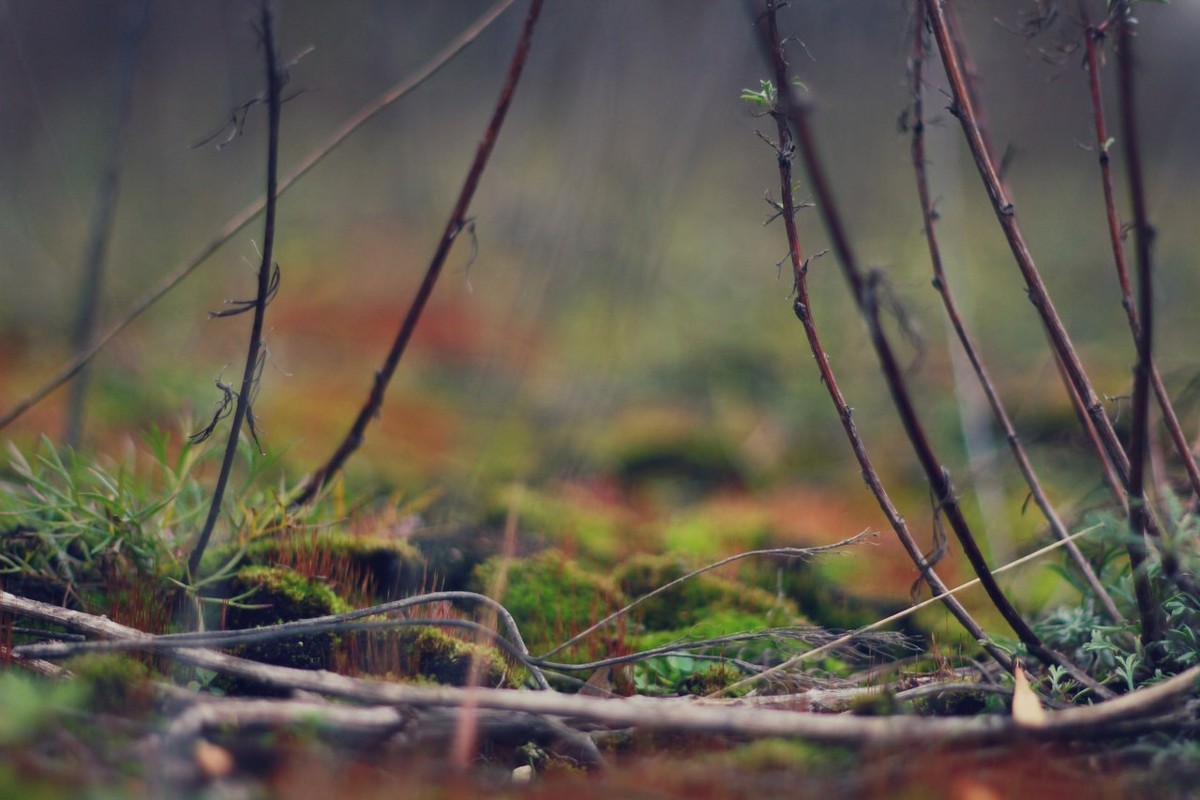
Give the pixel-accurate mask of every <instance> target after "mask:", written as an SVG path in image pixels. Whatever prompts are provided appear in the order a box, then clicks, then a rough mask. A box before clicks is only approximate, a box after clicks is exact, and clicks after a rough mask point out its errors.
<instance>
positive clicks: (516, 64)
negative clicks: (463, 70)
mask: <svg viewBox="0 0 1200 800" xmlns="http://www.w3.org/2000/svg"><path fill="white" fill-rule="evenodd" d="M542 3H543V0H532V1H531V2H530V5H529V13H528V14H527V15H526V17H525V27H524V28H523V29H522V31H521V38H520V39H519V40H518V41H517V47H516V50H515V51H514V52H513V57H512V61H511V62H510V63H509V67H508V75H507V76H506V78H505V80H504V86H503V88H502V89H501V90H500V97H499V98H498V99H497V100H496V107H495V109H494V110H493V112H492V118H491V120H490V121H489V122H488V126H487V129H486V130H485V131H484V134H483V140H482V141H481V142H480V143H479V148H478V150H477V151H476V153H475V160H474V161H473V162H472V164H471V169H470V170H469V171H468V173H467V177H466V180H465V181H464V182H463V187H462V190H461V191H460V192H459V196H458V202H457V203H456V204H455V206H454V211H453V212H452V213H451V214H450V220H449V221H448V222H447V223H446V229H445V231H444V232H443V233H442V238H441V240H440V241H439V242H438V246H437V250H436V251H435V252H434V255H433V259H432V260H431V261H430V262H429V267H428V269H426V271H425V277H424V279H423V280H422V281H421V285H420V287H419V288H418V289H417V294H416V296H415V297H414V298H413V301H412V305H410V306H409V308H408V313H407V314H406V315H405V317H404V321H403V323H402V324H401V326H400V331H399V333H397V334H396V339H395V341H393V342H392V347H391V350H389V351H388V354H387V357H386V358H385V359H384V362H383V366H382V367H381V368H380V369H379V370H378V371H377V372H376V373H375V378H374V381H373V382H372V385H371V391H370V392H369V393H368V395H367V399H366V401H365V402H364V403H363V407H362V409H361V410H360V411H359V412H358V416H357V417H356V418H355V420H354V423H353V424H352V425H351V426H350V430H349V431H348V432H347V433H346V436H345V438H343V439H342V441H341V443H340V444H339V445H338V446H337V448H336V449H335V450H334V452H333V454H332V455H331V456H330V457H329V460H328V461H326V462H325V464H324V465H322V466H321V467H320V468H318V469H317V470H316V471H315V472H313V473H312V474H311V475H310V476H309V477H308V479H307V480H306V481H305V483H304V485H303V486H302V487H301V488H300V491H299V492H298V493H297V495H296V496H295V497H293V498H292V499H291V500H290V501H289V505H290V506H291V507H292V508H295V507H297V506H301V505H303V504H305V503H307V502H308V501H310V500H311V499H312V498H313V497H314V496H315V495H316V494H317V492H318V491H320V489H321V487H323V486H324V485H325V484H326V483H327V482H328V481H329V479H330V478H332V477H333V475H334V474H335V473H337V471H338V470H339V469H341V468H342V465H343V464H345V462H346V460H347V459H348V458H349V457H350V456H351V455H353V454H354V452H355V451H356V450H358V448H359V446H360V445H361V444H362V442H363V435H364V433H365V431H366V429H367V425H368V424H369V423H370V422H371V420H372V419H373V418H374V417H376V416H378V414H379V410H380V407H381V406H382V405H383V395H384V392H385V391H386V390H387V386H388V383H389V382H390V381H391V379H392V375H393V374H395V372H396V367H397V366H398V365H399V363H400V358H401V356H403V355H404V351H405V349H406V348H407V347H408V342H409V340H410V339H411V338H412V334H413V331H414V330H415V329H416V327H417V322H419V321H420V319H421V312H422V311H424V309H425V304H426V303H427V302H428V301H429V297H430V295H432V294H433V287H434V286H435V285H436V284H437V279H438V276H439V275H440V274H441V271H442V266H443V265H444V264H445V263H446V257H447V256H448V255H449V254H450V248H451V247H452V246H453V245H454V241H455V239H456V238H458V235H459V233H461V232H462V230H463V226H464V225H465V224H466V218H467V209H468V208H469V207H470V205H471V199H472V198H473V197H474V195H475V189H476V188H477V187H478V186H479V179H480V178H481V177H482V175H483V170H484V168H485V167H486V166H487V163H488V159H489V157H490V156H491V154H492V150H493V148H494V147H495V145H496V139H497V137H498V136H499V134H500V128H501V127H502V126H503V125H504V119H505V116H506V115H507V114H508V108H509V106H510V105H511V104H512V99H513V94H514V93H515V92H516V89H517V83H518V81H520V79H521V71H522V69H523V68H524V67H525V61H526V59H527V57H528V56H529V47H530V43H531V42H532V39H533V31H534V28H535V27H536V25H537V20H538V15H539V14H540V13H541V10H542Z"/></svg>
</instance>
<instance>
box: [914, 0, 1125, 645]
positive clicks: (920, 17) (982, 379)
mask: <svg viewBox="0 0 1200 800" xmlns="http://www.w3.org/2000/svg"><path fill="white" fill-rule="evenodd" d="M914 17H915V19H914V21H913V51H912V57H911V59H910V61H909V77H910V79H911V83H910V90H911V92H912V106H911V109H910V112H909V119H910V122H911V127H912V147H911V151H910V152H911V155H912V164H913V171H914V173H915V174H916V180H917V196H918V198H919V200H920V204H921V216H922V218H923V219H924V228H925V238H926V241H927V242H928V244H929V260H930V262H931V264H932V266H933V287H934V288H935V289H936V290H937V292H938V294H939V295H940V296H941V298H942V305H943V306H944V308H945V310H946V316H947V317H948V318H949V320H950V324H951V326H952V327H953V328H954V332H955V334H956V335H957V336H958V340H959V342H960V343H961V344H962V348H963V352H964V353H965V354H966V356H967V360H968V361H969V362H970V363H971V368H972V369H973V370H974V371H975V376H976V378H977V379H978V381H979V385H980V387H982V389H983V393H984V395H985V396H986V397H987V401H988V404H989V405H990V406H991V408H992V414H993V415H994V416H995V418H996V422H997V423H998V424H999V425H1000V428H1001V430H1003V431H1004V437H1005V439H1006V440H1007V441H1008V445H1009V448H1010V449H1011V450H1012V454H1013V458H1014V459H1015V460H1016V462H1017V467H1018V468H1019V469H1020V471H1021V475H1022V476H1023V477H1024V478H1025V483H1026V484H1027V485H1028V486H1029V492H1030V494H1031V495H1032V497H1033V501H1034V502H1035V503H1036V504H1037V507H1038V508H1039V509H1040V510H1041V512H1042V514H1043V515H1044V516H1045V518H1046V521H1047V522H1048V523H1049V525H1050V530H1051V531H1052V532H1053V534H1054V536H1055V537H1057V538H1058V539H1060V540H1063V541H1066V540H1067V539H1068V537H1069V533H1068V531H1067V527H1066V525H1064V524H1063V521H1062V519H1061V518H1060V517H1059V516H1058V512H1057V511H1056V510H1055V509H1054V506H1053V505H1052V504H1051V503H1050V500H1049V498H1047V497H1046V492H1045V490H1044V489H1043V488H1042V484H1041V481H1040V480H1039V478H1038V476H1037V473H1036V472H1035V471H1034V468H1033V464H1032V463H1031V462H1030V461H1029V456H1028V455H1027V454H1026V452H1025V447H1024V446H1023V445H1022V444H1021V440H1020V437H1019V436H1018V435H1017V431H1016V428H1015V426H1014V425H1013V423H1012V420H1011V419H1010V418H1009V416H1008V412H1007V410H1006V409H1005V407H1004V402H1003V401H1002V400H1001V399H1000V393H999V392H998V391H997V390H996V384H995V382H993V380H992V377H991V375H990V374H989V373H988V371H987V367H985V366H984V364H983V360H982V359H981V357H980V355H979V351H978V350H977V349H976V347H975V342H974V341H973V340H972V338H971V335H970V333H969V332H968V331H967V328H966V324H965V323H964V321H963V318H962V315H961V314H960V313H959V311H958V305H957V303H956V302H955V301H954V296H953V294H952V293H951V291H950V283H949V281H948V280H947V278H946V274H945V269H944V266H943V262H942V253H941V248H940V246H939V245H938V236H937V227H936V226H937V215H936V213H935V212H934V210H933V201H932V199H931V195H930V191H929V177H928V170H927V169H926V158H925V112H924V102H923V98H922V95H923V93H924V68H925V26H924V20H925V0H917V5H916V9H915V14H914ZM1066 547H1067V552H1068V553H1069V554H1070V556H1071V559H1072V561H1074V562H1075V565H1076V567H1077V568H1078V569H1079V571H1080V573H1081V574H1082V575H1083V577H1084V580H1086V581H1087V583H1088V586H1089V587H1091V590H1092V592H1093V593H1094V594H1095V595H1096V598H1097V599H1098V600H1099V601H1100V603H1101V605H1102V606H1103V608H1104V610H1105V612H1106V613H1107V614H1108V616H1109V618H1110V619H1112V620H1113V622H1115V623H1117V624H1122V623H1124V621H1125V620H1124V617H1123V616H1122V615H1121V612H1120V611H1119V610H1118V609H1117V606H1116V604H1115V603H1114V602H1113V600H1112V598H1111V597H1110V596H1109V594H1108V592H1107V591H1106V590H1105V588H1104V585H1103V584H1102V583H1101V582H1100V578H1099V576H1098V575H1096V571H1095V570H1094V569H1092V565H1091V564H1090V563H1088V560H1087V559H1086V558H1085V557H1084V555H1083V553H1082V552H1080V550H1079V548H1078V547H1077V546H1076V545H1075V544H1074V543H1073V542H1068V544H1067V545H1066Z"/></svg>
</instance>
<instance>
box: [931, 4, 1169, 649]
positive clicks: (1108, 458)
mask: <svg viewBox="0 0 1200 800" xmlns="http://www.w3.org/2000/svg"><path fill="white" fill-rule="evenodd" d="M925 9H926V19H927V20H928V21H929V24H930V28H931V29H932V31H933V35H934V39H935V40H936V41H937V45H938V51H939V53H940V54H941V57H942V65H943V67H944V68H945V72H946V77H947V79H948V80H949V82H950V87H951V93H952V96H953V105H952V106H951V111H952V112H953V114H954V116H955V117H957V118H958V120H959V123H960V124H961V126H962V129H963V133H964V134H965V136H966V139H967V144H968V147H969V149H970V151H971V156H972V158H973V159H974V161H975V165H976V168H977V169H978V171H979V175H980V177H981V179H982V180H983V184H984V188H985V189H986V191H987V194H988V198H989V199H990V200H991V203H992V209H993V211H994V212H995V214H996V219H997V220H998V221H999V223H1000V227H1001V230H1002V231H1003V232H1004V236H1005V239H1006V240H1007V242H1008V244H1009V249H1010V250H1011V251H1012V254H1013V259H1014V261H1015V262H1016V264H1017V267H1018V269H1019V270H1020V272H1021V275H1022V277H1023V278H1024V280H1025V285H1026V288H1027V289H1028V292H1029V298H1030V300H1031V301H1032V302H1033V305H1034V308H1036V309H1037V312H1038V314H1039V315H1040V317H1041V320H1042V323H1043V326H1044V328H1045V330H1046V333H1047V335H1048V337H1049V339H1050V343H1051V349H1052V350H1053V351H1054V354H1055V357H1056V358H1057V359H1058V360H1059V361H1060V362H1061V363H1062V366H1063V368H1064V370H1065V377H1066V381H1065V383H1067V384H1068V385H1069V386H1070V391H1073V392H1074V393H1075V394H1076V395H1078V400H1079V403H1080V407H1082V408H1083V409H1085V410H1086V413H1087V416H1088V417H1089V419H1090V421H1091V423H1092V428H1091V430H1092V431H1094V433H1095V434H1096V436H1097V437H1098V443H1099V450H1100V451H1101V455H1102V459H1101V461H1102V462H1107V463H1108V465H1110V466H1111V467H1112V469H1113V470H1115V471H1116V473H1117V475H1118V477H1119V479H1120V484H1121V486H1120V487H1118V488H1119V489H1120V490H1123V491H1121V492H1119V494H1118V499H1119V500H1120V501H1122V502H1123V503H1124V504H1126V505H1128V502H1129V501H1128V496H1127V492H1128V486H1129V457H1128V455H1127V454H1126V453H1125V450H1124V448H1123V447H1122V446H1121V443H1120V440H1119V439H1118V438H1117V435H1116V432H1115V431H1114V429H1113V426H1112V422H1111V421H1110V420H1109V418H1108V415H1107V414H1105V413H1104V406H1103V405H1102V404H1101V402H1100V398H1099V396H1098V395H1097V394H1096V391H1095V390H1094V389H1093V388H1092V384H1091V381H1090V380H1089V379H1088V376H1087V373H1086V372H1085V371H1084V368H1083V363H1082V362H1081V361H1080V359H1079V354H1078V353H1077V352H1076V351H1075V346H1074V344H1073V343H1072V341H1071V337H1070V335H1069V334H1068V333H1067V330H1066V327H1065V326H1064V325H1063V322H1062V318H1061V317H1060V316H1059V314H1058V311H1057V310H1056V309H1055V307H1054V303H1053V301H1052V300H1051V299H1050V295H1049V292H1047V290H1046V287H1045V284H1044V283H1043V281H1042V277H1041V273H1040V272H1039V271H1038V269H1037V265H1036V264H1035V263H1034V260H1033V254H1032V253H1031V252H1030V250H1029V246H1028V244H1027V243H1026V241H1025V235H1024V233H1023V231H1022V229H1021V226H1020V224H1019V223H1018V222H1017V216H1016V211H1015V207H1014V206H1013V202H1012V200H1011V199H1010V197H1009V192H1008V189H1007V187H1005V186H1004V184H1003V182H1002V181H1001V180H1000V178H999V174H998V172H997V166H996V164H995V160H994V158H993V156H992V153H991V152H990V151H989V149H988V146H987V142H986V141H985V140H984V138H983V136H982V134H981V132H980V124H979V121H978V117H977V113H976V111H975V104H976V100H975V99H973V98H972V97H971V96H970V92H969V89H968V88H967V84H966V78H965V77H964V75H963V69H962V64H961V61H960V59H959V55H958V50H959V47H958V46H956V45H955V43H954V42H953V41H952V39H951V36H950V32H949V28H948V25H947V21H946V14H945V11H944V9H943V0H937V1H936V2H929V3H926V5H925ZM1122 494H1124V495H1125V496H1121V495H1122ZM1148 519H1149V518H1148ZM1128 551H1129V559H1130V566H1131V567H1132V569H1133V573H1134V580H1135V593H1136V596H1137V603H1138V613H1139V617H1140V621H1141V625H1142V636H1143V638H1144V640H1146V641H1157V640H1158V639H1159V638H1161V633H1160V628H1161V619H1160V613H1159V611H1160V610H1159V609H1158V607H1157V605H1156V602H1155V599H1154V592H1153V589H1152V587H1151V586H1150V582H1149V580H1148V579H1147V577H1146V574H1145V569H1144V568H1143V562H1144V561H1145V559H1146V554H1145V545H1144V544H1142V543H1140V542H1137V541H1131V542H1130V543H1129V545H1128Z"/></svg>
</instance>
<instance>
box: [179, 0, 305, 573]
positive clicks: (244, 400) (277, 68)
mask: <svg viewBox="0 0 1200 800" xmlns="http://www.w3.org/2000/svg"><path fill="white" fill-rule="evenodd" d="M259 25H260V30H259V33H260V35H261V37H262V45H263V50H264V52H265V58H266V72H267V213H266V219H265V220H264V223H263V247H262V262H261V263H260V264H259V267H258V293H257V294H256V295H255V298H254V302H253V306H252V308H253V312H254V316H253V322H252V323H251V327H250V344H249V346H248V347H247V351H246V366H245V369H244V370H243V371H242V386H241V390H240V391H239V392H237V403H236V405H235V407H234V410H233V422H232V424H231V425H230V430H229V441H228V442H227V443H226V445H225V456H224V458H223V459H222V460H221V471H220V473H219V474H218V475H217V485H216V488H215V489H214V490H213V497H212V505H210V506H209V508H208V517H207V518H206V519H205V521H204V527H203V528H202V529H201V531H200V538H199V539H198V540H197V541H196V546H195V548H194V549H193V550H192V553H191V556H189V557H188V564H187V566H188V576H189V580H193V581H194V580H195V579H196V577H197V575H198V573H199V571H200V560H201V559H202V558H203V557H204V550H205V548H207V547H208V542H209V539H210V538H211V537H212V532H213V528H215V527H216V524H217V518H218V517H219V516H220V514H221V501H222V500H223V499H224V496H225V487H226V486H227V485H228V483H229V474H230V472H231V471H232V470H233V459H234V457H235V456H236V454H237V446H238V439H239V438H240V436H241V431H242V423H243V422H245V421H246V420H247V419H249V420H250V430H251V432H252V433H255V440H256V441H257V438H258V437H257V426H256V425H255V424H254V421H253V420H254V412H253V411H251V409H250V402H251V399H252V397H253V395H254V388H255V385H256V383H257V381H258V377H259V372H260V370H261V369H262V353H263V341H262V336H263V320H264V319H265V317H266V312H267V303H268V302H269V301H270V298H271V297H272V296H273V294H274V290H275V289H278V287H279V278H278V276H279V273H278V267H277V266H276V265H275V263H274V261H272V256H273V255H274V252H275V215H276V208H277V206H278V200H279V196H278V195H279V191H278V189H279V186H278V178H279V120H280V116H281V106H282V102H283V101H282V92H283V85H284V82H285V81H286V80H287V73H286V72H285V70H284V68H283V67H282V65H281V64H280V61H279V47H278V44H277V43H276V41H275V9H274V7H273V6H272V3H271V0H263V3H262V7H261V10H260V15H259ZM250 308H251V306H248V305H246V301H242V302H241V304H240V305H239V306H238V310H240V311H247V310H249V309H250ZM226 398H228V393H227V394H226ZM220 413H221V412H219V411H218V414H220Z"/></svg>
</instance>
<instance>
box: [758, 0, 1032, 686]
mask: <svg viewBox="0 0 1200 800" xmlns="http://www.w3.org/2000/svg"><path fill="white" fill-rule="evenodd" d="M777 8H778V6H777V5H775V4H774V3H773V2H771V0H769V1H768V4H767V10H766V13H765V22H766V34H765V35H766V37H767V40H768V41H769V42H770V43H771V45H770V48H771V53H772V56H771V58H770V59H769V61H770V65H771V69H772V73H773V78H774V81H775V84H776V86H777V87H779V88H778V89H777V91H778V92H779V94H780V96H781V97H782V95H783V93H784V92H786V91H787V86H788V83H787V81H788V75H787V63H786V62H785V61H784V58H783V52H782V40H781V37H780V35H779V27H778V23H777V20H776V16H775V12H776V10H777ZM772 117H773V118H774V119H775V123H776V131H777V135H778V137H779V139H778V141H777V142H775V143H774V145H775V149H776V154H777V156H778V163H779V185H780V189H779V191H780V217H781V218H782V219H783V224H784V228H785V230H786V233H787V241H788V257H789V259H790V262H791V266H792V277H793V281H794V286H793V289H794V292H795V300H794V302H793V304H792V310H793V311H794V312H795V314H796V317H797V319H799V320H800V324H801V326H802V327H803V328H804V335H805V337H806V338H807V339H808V345H809V350H810V351H811V352H812V355H813V360H814V361H815V362H816V365H817V371H818V372H819V373H820V375H821V383H822V385H824V386H825V390H826V391H827V392H829V398H830V400H831V401H832V402H833V406H834V409H835V410H836V411H837V415H838V419H839V420H840V421H841V424H842V430H843V431H844V432H845V434H846V439H847V441H848V442H849V445H850V450H851V452H853V453H854V458H855V460H857V461H858V465H859V468H860V470H861V472H862V476H863V481H864V482H865V483H866V484H867V488H868V489H869V490H870V491H871V494H872V495H873V496H874V497H875V501H876V502H877V503H878V504H879V508H880V510H882V511H883V514H884V516H885V517H886V518H887V520H888V524H890V525H891V527H892V530H893V531H895V533H896V538H897V539H899V540H900V544H901V546H902V547H904V550H905V552H906V553H907V554H908V557H909V558H910V559H911V560H912V562H913V563H914V564H915V565H916V567H917V570H918V571H919V572H920V574H921V577H922V579H923V580H924V581H925V582H926V584H928V586H929V588H930V591H931V592H933V594H934V596H936V597H939V598H941V600H942V602H943V603H944V605H945V606H946V609H947V610H948V611H949V612H950V614H951V615H952V616H953V617H954V618H955V619H956V620H958V623H959V624H960V625H962V626H963V629H964V630H966V631H967V632H968V633H970V635H971V637H972V638H974V639H975V640H976V641H978V642H980V643H981V645H982V646H983V648H984V649H985V650H986V651H987V652H988V654H989V655H990V656H991V657H992V658H994V659H995V660H996V662H997V663H999V664H1000V665H1001V666H1002V667H1004V669H1006V670H1009V671H1011V670H1012V659H1011V658H1010V657H1009V656H1008V654H1007V653H1005V652H1003V651H1002V650H1000V649H998V648H996V647H994V646H993V645H992V644H991V643H990V642H989V640H988V636H987V633H986V632H985V631H984V630H983V627H982V626H981V625H979V623H978V622H976V621H975V619H974V617H972V616H971V615H970V613H969V612H968V611H967V610H966V608H965V607H964V606H963V605H962V603H960V602H959V601H958V598H956V597H954V596H953V595H951V594H949V591H948V589H947V587H946V584H945V583H944V582H943V581H942V579H941V578H940V577H939V576H938V574H937V573H936V572H935V571H934V569H933V565H932V564H930V563H929V561H928V560H927V559H926V558H925V555H924V554H923V553H922V552H921V547H920V545H919V544H917V541H916V539H915V538H914V537H913V535H912V533H911V532H910V531H909V529H908V523H907V522H906V521H905V519H904V517H903V515H901V513H900V511H899V509H897V508H896V505H895V503H893V502H892V498H891V496H890V495H889V494H888V492H887V489H886V488H885V487H884V485H883V481H882V480H881V479H880V477H879V472H878V471H877V470H876V469H875V465H874V463H873V462H872V461H871V457H870V454H869V453H868V451H867V447H866V443H865V442H864V441H863V440H862V437H861V436H860V435H859V433H858V428H857V426H855V424H854V419H853V416H852V414H853V409H851V408H850V405H849V404H848V403H847V402H846V398H845V396H844V395H843V394H842V389H841V386H840V385H839V384H838V381H837V377H836V375H835V374H834V372H833V367H832V365H831V364H830V363H829V357H828V356H827V355H826V353H825V348H824V345H822V344H821V336H820V333H819V331H818V330H817V327H816V322H815V321H814V319H813V313H812V303H811V301H810V299H809V292H808V263H809V260H808V259H807V258H805V257H804V255H803V251H802V250H801V247H800V237H799V234H798V233H797V230H796V211H797V208H796V203H795V197H794V194H793V191H792V158H793V155H794V153H795V144H794V142H793V141H792V133H791V129H790V128H789V127H788V122H787V117H786V115H785V114H784V113H783V112H782V110H781V109H779V108H777V109H775V110H773V111H772Z"/></svg>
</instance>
